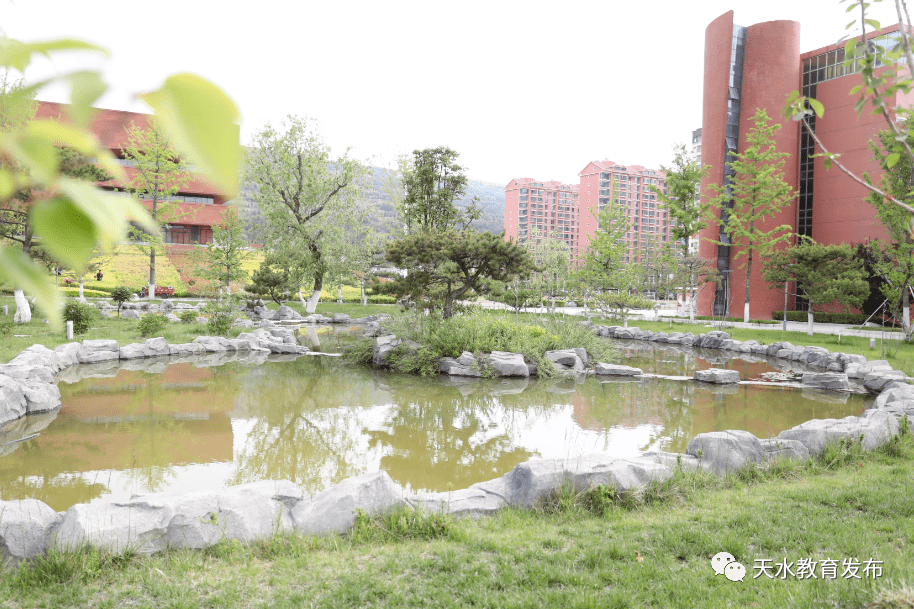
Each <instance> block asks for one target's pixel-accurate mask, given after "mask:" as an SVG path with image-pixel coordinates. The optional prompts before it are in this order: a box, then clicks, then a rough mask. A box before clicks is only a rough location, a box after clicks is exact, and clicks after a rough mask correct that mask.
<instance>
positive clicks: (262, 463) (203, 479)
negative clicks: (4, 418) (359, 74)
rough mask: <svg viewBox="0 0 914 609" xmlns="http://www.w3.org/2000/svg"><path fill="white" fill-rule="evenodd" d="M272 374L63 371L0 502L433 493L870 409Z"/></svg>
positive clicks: (281, 369) (663, 357)
mask: <svg viewBox="0 0 914 609" xmlns="http://www.w3.org/2000/svg"><path fill="white" fill-rule="evenodd" d="M322 338H323V336H322ZM323 342H324V348H325V350H332V349H333V341H332V340H329V341H328V340H324V341H323ZM622 353H623V359H624V362H623V363H626V364H629V365H634V366H638V367H641V368H643V369H644V370H645V372H652V373H656V374H663V375H672V376H678V375H685V376H689V375H691V374H692V371H694V370H695V369H696V368H709V367H727V368H732V369H736V370H739V371H740V374H741V377H742V378H743V379H746V380H748V379H754V378H760V377H761V376H762V375H765V374H768V375H771V374H773V373H776V372H778V371H779V369H786V368H787V367H786V366H784V365H783V364H781V363H778V362H776V361H774V362H765V361H745V360H739V359H729V358H724V357H723V356H722V355H721V354H719V353H716V352H710V353H704V354H699V355H695V354H691V353H683V352H681V351H680V350H676V349H661V348H657V347H650V346H645V345H637V344H632V343H629V344H628V345H625V344H622ZM701 355H704V358H703V357H701ZM705 358H707V359H705ZM283 359H288V358H278V359H277V358H274V359H273V360H268V361H263V358H261V359H260V360H250V359H247V360H245V359H240V360H239V359H237V357H236V358H232V357H229V358H224V357H223V358H222V359H221V360H220V359H219V358H215V359H214V358H213V357H208V358H197V359H191V358H187V359H185V360H182V361H181V362H177V363H174V362H169V361H151V360H146V361H145V362H142V363H140V362H134V363H132V364H131V365H130V366H127V367H124V366H121V367H118V366H113V365H108V366H107V367H104V366H103V367H98V366H96V367H94V368H93V367H79V368H74V369H69V370H68V371H65V372H64V373H63V374H62V375H61V380H60V382H59V386H60V390H61V394H62V398H63V407H62V408H61V409H60V410H59V411H57V412H55V413H49V414H45V415H39V416H32V417H26V418H24V419H20V420H19V421H14V422H13V423H10V424H8V425H6V426H5V427H4V428H0V444H2V443H4V442H8V441H11V440H16V439H19V438H25V437H28V436H29V435H32V434H35V433H39V434H40V435H38V436H37V437H34V438H32V439H30V440H27V441H25V442H17V443H14V444H7V445H5V446H0V455H2V456H0V498H2V499H6V500H9V499H21V498H27V497H34V498H37V499H40V500H42V501H44V502H46V503H47V504H49V505H50V506H51V507H52V508H54V509H55V510H58V511H59V510H65V509H67V508H68V507H70V506H72V505H73V504H76V503H84V502H88V501H92V500H111V499H114V500H122V499H127V498H129V497H130V496H131V495H133V494H136V493H148V492H159V491H169V492H171V491H173V492H186V491H193V490H200V489H204V488H220V487H223V486H227V485H234V484H240V483H245V482H253V481H257V480H266V479H288V480H292V481H294V482H296V483H298V484H300V485H301V486H302V487H304V488H305V490H306V491H307V492H310V493H314V492H318V491H321V490H323V489H325V488H328V487H329V486H331V485H333V484H334V483H337V482H339V481H341V480H343V479H344V478H347V477H350V476H355V475H358V474H362V473H368V472H373V471H377V470H379V469H384V470H386V471H387V472H388V473H389V474H390V476H391V477H392V478H393V479H394V481H396V482H397V483H399V484H401V485H403V486H405V487H409V488H412V489H414V490H420V489H424V490H433V491H445V490H448V489H460V488H465V487H467V486H469V485H470V484H473V483H475V482H481V481H484V480H489V479H492V478H495V477H498V476H500V475H502V474H505V473H507V472H508V471H510V470H511V469H512V468H513V467H514V466H515V465H517V464H519V463H522V462H523V461H527V460H530V459H534V458H568V457H571V458H574V457H575V456H578V455H582V454H587V453H591V452H609V453H612V454H613V455H617V456H620V457H622V456H631V455H635V454H637V453H638V452H639V451H645V450H654V449H662V450H668V451H675V452H684V451H685V448H686V445H687V444H688V441H689V439H691V438H692V437H693V436H695V435H696V434H698V433H702V432H707V431H716V430H724V429H744V430H747V431H750V432H752V433H754V434H755V435H756V436H759V437H763V438H764V437H769V436H773V435H776V434H777V433H778V432H780V431H782V430H784V429H787V428H790V427H793V426H794V425H798V424H799V423H802V422H804V421H807V420H809V419H813V418H826V417H834V418H839V417H845V416H849V415H859V414H860V413H861V412H862V411H863V410H864V408H865V407H866V406H867V401H868V400H871V398H867V397H866V396H863V395H857V394H835V393H828V392H811V391H808V390H800V389H794V388H789V387H781V386H747V385H740V386H731V387H714V386H703V385H702V386H699V385H696V384H694V383H691V382H684V381H678V380H668V379H662V378H655V379H645V380H640V381H635V382H632V381H629V382H626V381H604V380H599V379H597V378H594V377H588V378H586V379H578V380H561V381H559V380H542V381H539V380H535V379H531V380H521V379H510V380H509V379H493V380H479V379H449V378H447V377H436V378H421V377H416V376H411V375H403V374H395V373H390V372H386V371H377V370H372V369H370V368H368V367H360V366H352V365H348V364H346V363H345V362H344V361H342V360H340V359H338V358H327V357H312V356H306V357H301V358H298V359H296V360H294V361H281V360H283ZM725 359H726V361H725ZM225 360H228V361H225ZM709 360H713V361H709ZM222 361H225V363H221V365H216V364H220V362H222ZM772 364H774V365H772ZM131 367H132V368H134V369H128V368H131ZM781 371H782V372H783V370H781Z"/></svg>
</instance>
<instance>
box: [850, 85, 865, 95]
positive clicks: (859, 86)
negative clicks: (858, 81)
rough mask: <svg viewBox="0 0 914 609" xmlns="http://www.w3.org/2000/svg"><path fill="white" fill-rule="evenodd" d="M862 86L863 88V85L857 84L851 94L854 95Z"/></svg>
mask: <svg viewBox="0 0 914 609" xmlns="http://www.w3.org/2000/svg"><path fill="white" fill-rule="evenodd" d="M862 88H863V85H857V86H856V87H854V88H853V89H851V92H850V95H853V94H854V93H859V92H860V89H862Z"/></svg>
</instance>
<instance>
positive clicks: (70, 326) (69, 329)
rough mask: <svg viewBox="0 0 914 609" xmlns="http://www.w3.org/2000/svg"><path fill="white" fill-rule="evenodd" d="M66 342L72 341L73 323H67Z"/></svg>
mask: <svg viewBox="0 0 914 609" xmlns="http://www.w3.org/2000/svg"><path fill="white" fill-rule="evenodd" d="M67 340H73V322H72V321H68V322H67Z"/></svg>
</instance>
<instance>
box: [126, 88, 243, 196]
mask: <svg viewBox="0 0 914 609" xmlns="http://www.w3.org/2000/svg"><path fill="white" fill-rule="evenodd" d="M141 97H142V99H143V100H144V101H145V102H146V103H148V104H149V105H150V106H152V108H153V110H155V113H156V115H157V116H158V117H159V119H160V120H161V121H162V123H163V125H164V126H165V129H166V130H167V131H168V133H169V134H170V135H171V137H172V138H173V139H174V142H175V145H176V147H177V148H178V149H179V150H181V152H183V153H184V154H185V155H187V159H188V160H189V161H190V162H191V163H193V164H195V165H196V166H197V169H198V170H199V171H200V172H201V173H203V174H204V175H205V176H206V177H207V178H209V179H210V181H212V182H213V184H214V185H215V186H216V187H218V188H220V189H221V190H222V192H224V193H225V194H226V195H228V197H229V198H233V197H234V196H235V195H236V194H237V193H238V172H239V163H240V160H241V146H240V145H239V141H238V138H239V124H240V121H241V116H240V114H239V112H238V108H237V107H236V106H235V103H234V102H233V101H232V100H231V99H230V98H229V97H228V95H226V94H225V93H224V92H223V91H222V90H221V89H220V88H219V87H217V86H216V85H214V84H213V83H211V82H209V81H208V80H205V79H203V78H201V77H199V76H195V75H193V74H175V75H173V76H169V77H168V79H166V81H165V83H164V84H163V85H162V87H161V88H160V89H159V90H158V91H153V92H151V93H147V94H145V95H142V96H141Z"/></svg>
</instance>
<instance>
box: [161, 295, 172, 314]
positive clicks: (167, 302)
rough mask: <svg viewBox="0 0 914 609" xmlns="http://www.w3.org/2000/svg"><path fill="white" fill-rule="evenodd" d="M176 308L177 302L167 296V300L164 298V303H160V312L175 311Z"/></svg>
mask: <svg viewBox="0 0 914 609" xmlns="http://www.w3.org/2000/svg"><path fill="white" fill-rule="evenodd" d="M174 309H175V303H173V302H172V301H170V300H168V299H167V298H166V299H165V300H163V301H162V303H161V304H160V305H159V312H160V313H171V312H172V311H174Z"/></svg>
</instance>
